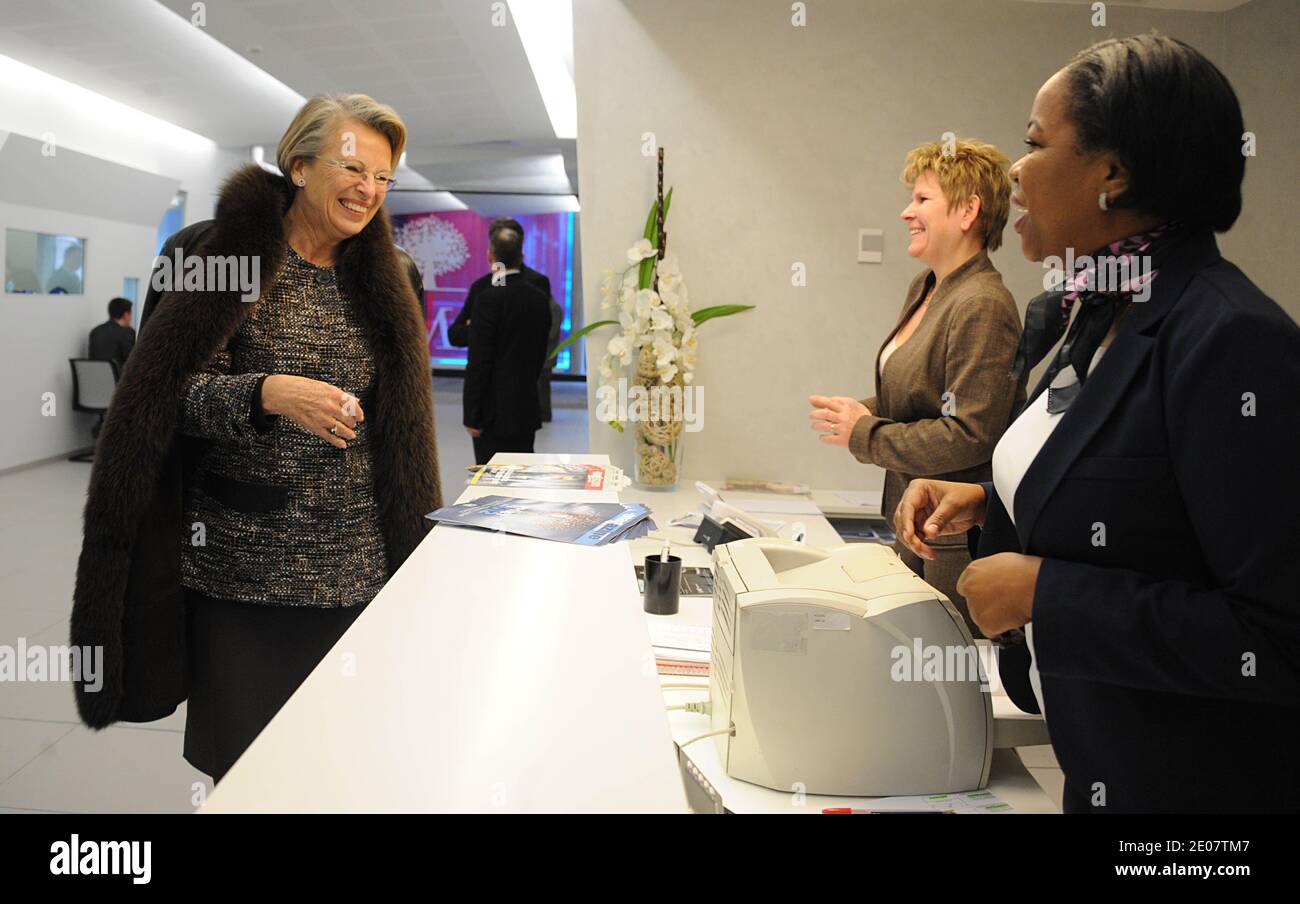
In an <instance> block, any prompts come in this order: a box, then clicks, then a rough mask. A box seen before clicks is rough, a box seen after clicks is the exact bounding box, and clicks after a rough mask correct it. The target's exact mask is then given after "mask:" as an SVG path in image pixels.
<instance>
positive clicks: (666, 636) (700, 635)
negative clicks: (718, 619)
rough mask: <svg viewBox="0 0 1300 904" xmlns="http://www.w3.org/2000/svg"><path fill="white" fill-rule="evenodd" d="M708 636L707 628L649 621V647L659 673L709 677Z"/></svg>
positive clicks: (667, 620)
mask: <svg viewBox="0 0 1300 904" xmlns="http://www.w3.org/2000/svg"><path fill="white" fill-rule="evenodd" d="M712 633H713V632H712V629H710V628H709V626H707V625H684V624H682V623H681V622H678V621H675V620H672V619H658V618H656V619H651V621H650V644H651V646H652V647H653V649H654V654H655V665H656V667H657V668H658V669H659V674H660V675H695V676H698V677H701V678H707V677H709V656H710V651H709V646H710V643H709V638H710V635H711V634H712Z"/></svg>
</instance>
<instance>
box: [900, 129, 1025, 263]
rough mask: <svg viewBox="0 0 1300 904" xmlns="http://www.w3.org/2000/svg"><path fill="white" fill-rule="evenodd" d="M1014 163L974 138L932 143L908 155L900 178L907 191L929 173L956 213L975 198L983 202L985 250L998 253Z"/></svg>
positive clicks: (980, 219)
mask: <svg viewBox="0 0 1300 904" xmlns="http://www.w3.org/2000/svg"><path fill="white" fill-rule="evenodd" d="M1010 168H1011V161H1010V160H1009V159H1008V158H1007V155H1006V154H1004V153H1002V152H1001V151H999V150H998V149H997V148H996V147H994V146H993V145H991V144H986V143H985V142H983V141H978V140H976V139H974V138H959V139H957V140H956V141H955V142H938V141H931V142H929V143H927V144H923V145H921V146H920V147H915V148H912V150H910V151H908V152H907V163H906V164H905V165H904V166H903V172H902V173H900V174H899V175H900V178H901V179H902V180H903V184H904V185H906V186H907V187H908V188H912V187H914V186H915V185H916V180H917V179H919V178H921V175H922V174H923V173H925V172H926V171H927V170H928V171H930V172H932V173H934V177H935V178H936V179H938V180H939V187H940V188H942V189H943V194H944V197H946V198H947V199H948V209H949V210H955V209H956V208H957V207H958V206H959V205H962V204H965V203H966V201H967V199H969V198H970V197H971V196H972V195H974V196H978V197H979V199H980V213H979V220H978V222H979V224H980V232H981V234H982V236H983V239H984V247H985V248H987V249H988V250H989V251H996V250H998V247H999V246H1000V245H1001V244H1002V230H1003V229H1005V228H1006V225H1007V215H1008V214H1009V213H1010V211H1011V177H1010V176H1008V175H1007V171H1008V170H1009V169H1010Z"/></svg>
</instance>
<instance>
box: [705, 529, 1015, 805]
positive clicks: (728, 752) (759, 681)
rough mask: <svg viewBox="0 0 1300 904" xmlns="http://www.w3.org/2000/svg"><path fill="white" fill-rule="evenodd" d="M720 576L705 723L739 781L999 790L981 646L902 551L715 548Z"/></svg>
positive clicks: (887, 791)
mask: <svg viewBox="0 0 1300 904" xmlns="http://www.w3.org/2000/svg"><path fill="white" fill-rule="evenodd" d="M713 570H714V576H715V582H714V596H713V641H712V643H713V647H712V655H711V662H710V668H709V698H710V716H711V719H712V723H713V724H712V728H713V730H714V731H716V732H719V733H718V734H716V735H715V736H714V738H713V742H714V743H715V744H716V746H717V751H718V755H719V757H720V759H721V760H722V763H723V765H724V767H725V768H726V771H727V774H728V775H730V776H731V777H732V778H737V779H742V780H744V781H748V782H753V783H755V784H758V785H762V786H764V787H767V788H773V789H776V790H778V791H791V790H794V791H802V792H804V793H807V794H840V795H851V796H855V797H889V796H894V795H915V794H941V793H949V792H958V791H970V790H974V789H976V788H981V787H983V786H984V785H985V784H987V783H988V776H989V764H990V761H991V759H992V751H993V707H992V702H991V700H990V695H989V693H988V692H987V687H988V682H987V679H986V677H985V675H984V672H983V670H982V667H981V665H980V660H979V657H978V655H976V649H975V642H974V639H973V638H972V637H971V634H970V631H969V630H968V629H967V627H966V623H965V621H963V619H962V617H961V615H960V614H959V613H958V612H957V610H956V609H955V608H954V607H953V605H952V603H951V602H950V601H949V600H948V599H947V597H945V596H944V595H943V594H941V593H939V592H938V591H936V590H935V589H934V588H933V587H931V586H930V585H929V584H927V583H925V581H923V580H922V579H921V578H919V577H918V576H917V575H916V574H915V573H914V572H913V571H912V570H911V569H910V568H908V567H907V566H906V565H905V564H904V563H903V562H902V560H901V559H899V558H898V556H897V555H896V554H895V553H894V552H893V550H891V549H889V548H888V547H885V546H881V545H879V544H875V543H855V544H848V545H846V546H843V547H839V548H836V549H831V550H822V549H816V548H813V547H810V546H804V545H802V544H799V543H793V542H790V541H787V540H781V539H777V538H771V537H757V538H753V539H748V540H738V541H736V542H733V543H727V544H723V545H719V546H717V547H716V548H715V549H714V552H713ZM918 655H921V656H923V657H924V658H925V659H926V660H927V661H926V662H925V663H924V664H923V663H920V662H916V661H915V659H916V658H917V657H918ZM936 656H938V657H939V660H938V665H937V666H936V662H935V657H936ZM923 665H924V668H923V667H922V666H923Z"/></svg>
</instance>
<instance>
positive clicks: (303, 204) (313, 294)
mask: <svg viewBox="0 0 1300 904" xmlns="http://www.w3.org/2000/svg"><path fill="white" fill-rule="evenodd" d="M405 143H406V127H405V126H404V125H403V123H402V120H401V119H400V118H399V117H398V115H397V113H396V112H395V111H394V110H393V109H392V108H390V107H388V106H385V105H384V104H381V103H377V102H376V101H374V100H372V99H371V98H369V97H366V96H365V95H360V94H353V95H341V96H334V97H314V98H312V99H311V100H309V101H308V102H307V103H306V105H305V106H304V107H303V108H302V109H301V110H300V111H299V113H298V115H297V116H296V117H295V118H294V120H293V122H292V123H290V125H289V128H288V130H287V131H286V132H285V134H284V137H283V138H282V139H281V141H280V145H279V149H278V152H277V162H278V164H279V167H280V169H281V170H282V171H283V175H275V174H273V173H270V172H267V171H264V170H262V169H260V168H258V167H256V166H248V167H245V168H243V169H240V170H238V171H236V172H235V173H234V174H233V175H232V176H231V177H230V178H229V179H228V180H227V182H226V184H225V186H224V188H223V189H222V192H221V196H220V200H219V201H218V204H217V211H216V219H215V220H211V221H207V222H204V223H198V224H195V225H193V226H190V227H187V228H186V229H183V230H181V231H180V232H179V233H177V234H176V235H174V236H172V238H171V239H170V240H169V241H168V243H167V245H166V247H165V249H164V252H163V256H164V257H165V258H169V259H170V258H172V257H173V256H174V255H175V254H182V255H183V256H187V257H188V256H197V257H199V258H202V259H204V260H205V261H208V260H211V259H212V258H213V257H227V256H233V258H234V259H236V260H239V261H241V262H245V263H251V264H252V265H253V266H257V267H259V268H260V275H261V283H260V285H261V287H262V290H261V294H260V297H259V298H257V299H256V301H254V302H253V303H251V304H250V303H246V302H245V301H243V300H241V298H240V295H239V289H238V288H234V289H233V291H232V288H233V287H230V286H226V285H215V286H213V285H204V286H201V287H199V288H198V289H195V288H194V286H193V284H191V283H186V284H184V286H182V285H181V284H179V283H177V284H173V285H165V284H162V281H160V282H159V284H158V285H154V286H153V289H152V291H151V292H150V294H149V297H148V298H147V299H146V302H145V314H146V321H145V323H144V325H143V327H142V330H141V336H140V341H139V343H138V345H137V346H136V348H135V351H134V353H133V354H132V355H131V358H130V361H129V362H128V364H127V367H126V369H125V371H124V372H123V374H122V381H121V383H120V384H119V386H118V389H117V394H116V395H115V397H114V400H113V407H112V409H111V410H110V411H109V413H108V417H107V419H106V421H105V424H104V429H103V433H102V435H101V437H100V440H99V446H98V449H97V454H96V460H95V470H94V472H93V474H92V476H91V484H90V492H89V498H88V500H87V504H86V513H85V540H84V545H83V547H82V552H81V560H80V562H79V564H78V569H77V584H76V596H75V604H74V611H73V620H72V637H73V643H75V644H78V645H85V644H89V645H101V646H102V647H103V648H104V651H105V675H104V682H103V688H102V689H101V690H98V691H96V690H95V689H94V688H93V687H91V686H89V685H78V686H77V703H78V708H79V710H80V712H81V716H82V718H83V719H84V720H85V721H86V723H87V724H89V725H91V726H92V727H96V728H100V727H103V726H105V725H108V724H109V723H111V722H113V721H116V720H119V719H121V720H127V721H149V720H153V719H157V718H160V717H162V716H164V715H166V714H167V713H170V712H171V711H173V710H174V709H175V707H176V706H177V705H178V704H179V703H180V702H181V701H182V700H184V699H186V697H187V696H188V699H189V707H188V712H187V721H186V726H185V758H186V759H187V760H189V762H190V763H191V764H193V765H194V766H195V767H196V768H198V769H200V770H202V771H203V772H206V773H208V774H209V775H212V776H213V777H214V778H215V779H218V780H219V779H220V778H221V776H222V775H224V774H225V772H226V770H227V769H229V767H230V766H231V765H232V764H233V763H234V761H235V760H236V759H237V758H238V757H239V755H240V754H241V753H242V752H243V750H244V748H245V747H246V746H247V745H248V744H249V743H250V742H251V741H252V740H253V738H255V737H256V736H257V734H258V733H259V732H260V731H261V729H262V728H263V727H264V726H265V725H266V723H267V722H268V721H269V720H270V719H271V717H272V716H274V715H275V713H276V711H277V710H278V709H279V708H280V706H281V705H282V704H283V703H284V701H285V700H287V699H288V697H289V696H290V695H291V694H292V693H293V691H294V690H295V689H296V688H297V686H298V685H299V684H300V683H301V681H302V680H303V679H304V678H305V677H306V676H307V674H308V673H309V672H310V671H311V670H312V668H314V667H315V665H316V664H317V662H319V661H320V659H321V657H322V656H323V655H324V654H325V653H326V652H327V651H328V650H329V649H330V647H331V646H332V645H333V644H334V642H335V641H336V640H337V639H338V638H339V636H341V635H342V633H343V632H344V631H345V630H346V629H347V627H348V626H349V625H350V624H351V623H352V621H353V620H354V619H355V618H356V617H357V615H358V614H359V613H360V612H361V610H362V609H363V608H364V607H365V605H366V604H367V603H368V602H369V601H370V600H371V598H372V597H374V595H375V594H376V593H377V592H378V591H379V589H380V588H381V587H382V586H383V585H384V582H385V581H386V580H387V579H388V578H389V576H391V575H392V573H393V572H394V571H395V570H396V569H397V567H398V566H399V565H401V564H402V561H403V560H404V559H405V558H406V557H407V555H409V554H410V552H411V551H412V550H413V549H414V548H415V546H416V544H417V543H419V541H420V540H421V538H422V537H423V536H424V534H425V532H426V530H427V526H428V522H426V521H425V520H424V519H423V518H422V516H423V515H424V513H426V512H428V511H430V510H431V509H434V508H437V507H438V506H439V505H441V493H440V489H439V485H438V466H437V453H436V448H435V441H434V425H433V397H432V386H431V383H430V372H429V364H428V356H427V353H426V350H425V345H424V336H425V333H424V327H423V322H422V315H421V311H420V306H419V303H418V301H417V299H416V298H415V296H414V293H413V291H412V286H411V282H410V280H409V277H408V274H407V272H406V270H405V269H404V266H403V261H402V258H401V257H399V253H398V251H397V249H396V248H395V246H394V245H393V241H392V236H391V233H390V230H389V226H388V220H387V218H386V216H385V214H384V213H383V211H382V210H381V208H382V206H383V203H384V198H385V195H386V193H387V191H388V190H389V189H390V188H391V187H392V185H393V176H392V174H393V170H394V168H395V167H396V165H397V161H398V159H399V157H400V156H401V153H402V149H403V147H404V145H405ZM204 269H205V272H215V269H216V268H208V267H205V268H204Z"/></svg>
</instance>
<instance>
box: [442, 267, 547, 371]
mask: <svg viewBox="0 0 1300 904" xmlns="http://www.w3.org/2000/svg"><path fill="white" fill-rule="evenodd" d="M519 272H520V273H521V274H522V275H523V277H524V279H526V280H528V281H529V282H532V283H535V284H536V285H537V290H538V291H539V292H541V293H542V294H543V295H545V296H546V297H547V298H550V297H551V280H550V279H549V278H548V277H547V276H546V274H545V273H540V272H538V271H537V270H534V269H533V268H532V267H529V266H528V265H527V264H520V265H519ZM491 285H492V274H491V273H485V274H483V275H482V276H480V277H479V278H478V279H476V280H474V281H473V282H472V283H470V286H469V291H468V292H467V293H466V294H465V303H464V304H463V305H461V308H460V313H458V314H457V315H456V319H455V320H453V321H452V322H451V326H449V327H447V341H448V342H450V343H451V344H452V345H454V346H456V347H458V348H469V322H470V319H471V318H472V317H473V316H474V302H475V301H476V300H478V296H479V295H480V294H482V292H483V290H484V289H486V288H488V287H489V286H491ZM548 351H549V349H548Z"/></svg>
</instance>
